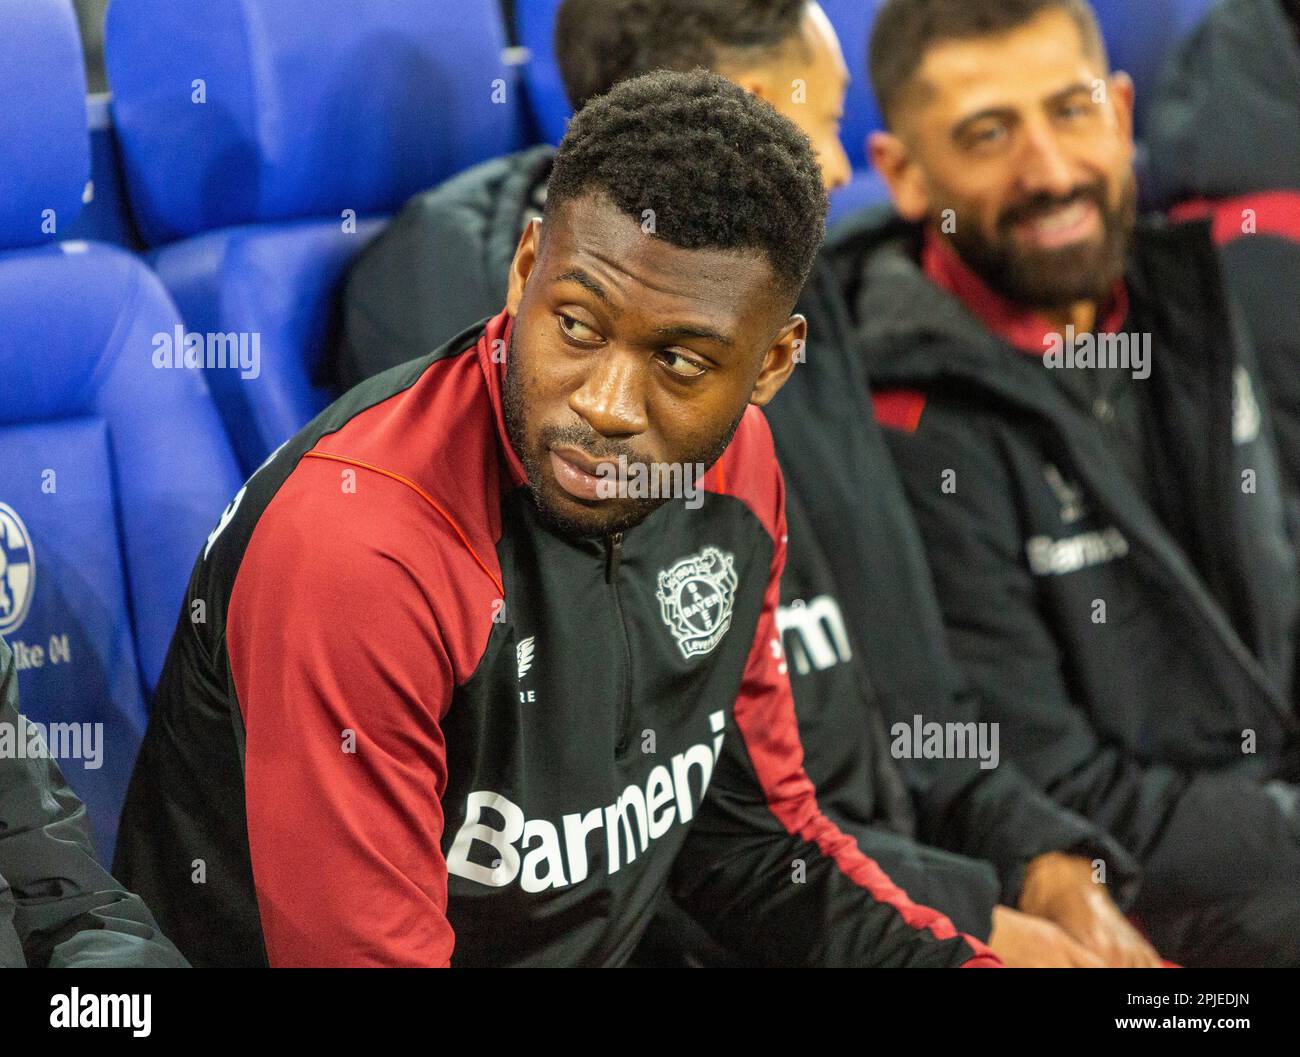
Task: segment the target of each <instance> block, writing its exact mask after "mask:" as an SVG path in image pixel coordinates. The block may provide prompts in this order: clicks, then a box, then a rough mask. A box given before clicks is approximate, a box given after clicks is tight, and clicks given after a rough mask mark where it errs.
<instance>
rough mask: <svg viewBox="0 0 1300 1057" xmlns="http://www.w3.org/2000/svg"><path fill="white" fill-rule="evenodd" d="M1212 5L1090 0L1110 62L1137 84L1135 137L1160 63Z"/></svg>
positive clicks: (1210, 0) (1178, 0)
mask: <svg viewBox="0 0 1300 1057" xmlns="http://www.w3.org/2000/svg"><path fill="white" fill-rule="evenodd" d="M1213 5H1214V0H1092V6H1093V8H1094V9H1095V10H1096V12H1097V19H1098V21H1100V23H1101V32H1102V36H1104V37H1105V39H1106V50H1107V51H1108V52H1110V61H1111V65H1112V66H1113V67H1114V68H1115V69H1117V70H1124V71H1125V72H1126V73H1128V74H1129V75H1130V76H1131V77H1132V78H1133V83H1134V84H1135V85H1136V86H1137V134H1138V136H1139V137H1140V136H1141V135H1142V127H1143V117H1144V115H1145V112H1146V102H1147V100H1148V99H1149V98H1150V97H1151V95H1152V93H1153V92H1154V91H1155V86H1156V81H1157V80H1158V78H1159V75H1160V70H1161V67H1163V66H1164V63H1165V60H1166V59H1167V58H1168V57H1169V53H1170V52H1171V51H1172V50H1173V48H1174V46H1175V45H1176V44H1177V43H1178V42H1179V41H1180V40H1182V38H1183V37H1184V36H1186V35H1187V34H1188V33H1190V32H1191V31H1192V30H1193V29H1195V28H1196V26H1197V24H1198V23H1199V22H1200V21H1201V19H1202V18H1204V17H1205V14H1206V12H1207V11H1209V9H1210V8H1211V7H1212V6H1213Z"/></svg>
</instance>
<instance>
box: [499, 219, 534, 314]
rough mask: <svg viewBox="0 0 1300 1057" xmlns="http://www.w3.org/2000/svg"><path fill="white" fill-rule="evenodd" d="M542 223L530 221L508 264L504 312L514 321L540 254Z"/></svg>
mask: <svg viewBox="0 0 1300 1057" xmlns="http://www.w3.org/2000/svg"><path fill="white" fill-rule="evenodd" d="M541 244H542V222H541V220H540V218H539V219H535V220H530V221H529V222H528V226H527V227H526V228H524V233H523V234H522V235H520V236H519V245H518V246H516V247H515V259H514V260H512V261H511V262H510V279H509V283H508V285H507V287H506V312H507V313H508V314H509V316H510V318H511V319H514V318H515V316H516V315H517V314H518V312H519V302H520V301H522V300H523V299H524V287H525V286H526V285H527V284H528V277H529V276H530V275H532V274H533V268H534V267H535V266H536V265H537V255H538V254H539V253H540V252H541Z"/></svg>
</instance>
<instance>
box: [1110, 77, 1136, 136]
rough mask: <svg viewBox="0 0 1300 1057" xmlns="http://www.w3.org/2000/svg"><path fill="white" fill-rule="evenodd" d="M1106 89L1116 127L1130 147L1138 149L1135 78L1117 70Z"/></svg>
mask: <svg viewBox="0 0 1300 1057" xmlns="http://www.w3.org/2000/svg"><path fill="white" fill-rule="evenodd" d="M1106 90H1107V94H1108V95H1109V96H1110V106H1111V113H1112V114H1113V115H1114V119H1115V124H1116V127H1117V128H1118V130H1119V133H1120V135H1121V136H1122V137H1123V138H1124V142H1125V143H1127V144H1128V146H1129V149H1130V150H1133V151H1136V147H1134V144H1133V105H1134V100H1135V99H1136V96H1137V91H1136V89H1135V88H1134V87H1133V78H1132V77H1130V76H1129V75H1128V74H1126V73H1125V72H1124V71H1123V70H1117V71H1116V72H1115V73H1112V74H1111V75H1110V81H1109V83H1108V85H1107V89H1106Z"/></svg>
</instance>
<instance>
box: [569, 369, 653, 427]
mask: <svg viewBox="0 0 1300 1057" xmlns="http://www.w3.org/2000/svg"><path fill="white" fill-rule="evenodd" d="M646 367H647V364H646V363H645V362H644V360H643V359H642V358H641V357H639V356H636V355H633V354H632V353H629V352H619V351H616V350H613V349H607V350H605V352H604V353H603V354H602V355H600V356H599V357H598V358H597V359H596V361H595V363H594V365H593V366H592V369H591V372H590V373H589V374H588V375H587V377H586V380H585V381H584V382H583V383H582V385H581V386H580V387H579V388H577V389H575V390H574V392H573V395H572V396H570V397H569V407H570V408H571V409H572V410H573V411H574V412H576V413H577V414H579V415H581V416H582V418H583V420H584V421H585V422H586V423H587V425H589V426H590V427H591V428H592V429H594V430H595V431H596V432H597V433H599V434H600V435H601V436H603V437H626V436H636V435H638V434H641V433H644V432H645V431H646V425H647V422H646V407H645V381H646V379H645V371H646Z"/></svg>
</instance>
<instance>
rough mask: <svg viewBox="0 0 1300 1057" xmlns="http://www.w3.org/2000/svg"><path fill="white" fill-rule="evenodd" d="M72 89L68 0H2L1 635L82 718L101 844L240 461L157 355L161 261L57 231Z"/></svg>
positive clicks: (110, 837)
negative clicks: (159, 365)
mask: <svg viewBox="0 0 1300 1057" xmlns="http://www.w3.org/2000/svg"><path fill="white" fill-rule="evenodd" d="M85 92H86V86H85V75H84V71H83V68H82V59H81V49H80V44H79V41H78V36H77V26H76V20H75V18H74V15H73V11H72V5H71V3H70V0H24V2H23V3H22V4H12V5H9V7H8V8H7V13H6V17H5V24H4V29H3V32H0V144H3V150H0V188H3V189H4V190H3V194H0V635H3V636H4V637H5V639H6V641H8V642H9V644H10V645H11V646H12V647H13V649H14V652H15V653H16V654H17V657H18V663H19V677H18V679H19V690H20V695H21V704H22V708H23V711H24V712H25V713H26V714H27V716H28V717H29V719H31V720H32V721H34V722H37V723H42V724H68V725H76V726H75V727H73V726H67V727H64V728H62V729H61V730H59V731H58V732H57V733H56V728H53V727H51V728H50V738H49V739H48V740H49V741H51V742H53V743H55V744H53V745H52V746H51V747H52V748H53V749H54V750H55V751H56V753H58V752H59V751H60V749H62V750H63V751H65V752H66V751H68V750H72V751H79V752H80V754H81V756H82V757H83V759H81V760H76V759H65V760H63V762H62V766H63V769H64V772H65V774H66V776H67V778H68V780H69V782H70V783H71V785H72V787H73V789H75V790H76V791H77V792H78V793H79V794H80V795H81V796H82V798H83V799H84V800H85V801H86V803H87V805H88V807H89V810H90V815H91V820H92V823H93V826H94V832H95V837H96V841H97V844H98V847H99V851H100V853H101V857H102V858H103V859H104V860H105V861H108V860H109V859H110V858H111V855H112V850H113V841H114V835H115V833H116V829H117V817H118V813H119V811H120V808H121V802H122V797H123V794H124V793H125V787H126V782H127V779H128V777H129V775H130V770H131V767H132V765H133V763H134V761H135V754H136V750H137V748H138V746H139V740H140V736H141V734H142V733H143V730H144V725H145V717H146V704H147V701H148V700H149V696H150V694H151V692H152V689H153V687H154V685H155V683H156V681H157V678H158V675H159V672H160V670H161V668H162V663H163V658H164V656H165V653H166V650H167V644H168V642H169V641H170V639H171V634H172V630H173V628H174V626H175V624H176V620H177V617H178V614H179V610H180V604H181V600H182V598H183V596H184V591H185V585H186V582H187V580H188V577H189V572H190V569H191V567H192V566H193V564H194V559H195V556H196V555H197V554H198V550H199V547H200V545H201V544H202V542H203V540H204V538H205V537H206V535H207V533H208V532H209V531H211V529H212V527H213V525H215V524H216V521H217V519H218V517H219V516H220V514H221V510H222V508H223V506H224V505H225V504H226V503H227V502H228V501H229V499H230V498H231V496H232V495H233V494H234V492H235V491H236V490H237V489H238V487H239V476H238V471H237V469H236V466H235V461H234V457H233V454H232V453H231V451H230V448H229V445H228V443H227V441H226V438H225V434H224V432H223V430H222V427H221V423H220V420H219V419H218V417H217V414H216V410H215V408H214V406H213V404H212V402H211V398H210V396H209V394H208V390H207V387H206V385H205V383H204V380H203V376H202V375H201V374H200V373H198V372H196V371H185V370H168V371H162V370H156V369H155V368H154V367H153V366H152V363H153V355H154V350H155V346H156V342H157V339H158V336H159V335H170V334H172V333H174V331H175V328H176V327H178V326H179V325H180V317H179V314H178V313H177V311H176V308H175V306H174V305H173V304H172V302H171V301H170V299H169V298H168V297H167V294H166V292H165V291H164V289H163V287H162V284H161V283H160V282H159V281H158V279H157V277H156V276H154V274H153V273H152V272H150V271H149V269H148V268H147V267H145V265H144V264H143V263H142V262H141V261H140V260H139V259H138V258H136V257H133V256H132V255H131V254H129V253H127V252H125V251H123V250H121V249H119V248H117V247H113V246H106V245H99V244H95V243H85V242H73V241H62V242H60V241H58V240H59V239H60V238H62V236H63V234H64V232H65V230H66V229H67V228H68V227H70V226H71V225H72V224H73V223H74V222H75V220H76V218H77V214H78V212H79V210H80V208H81V204H82V195H83V191H84V188H85V185H86V179H87V176H88V174H89V171H90V165H89V152H90V147H89V137H88V135H87V128H86V108H85ZM83 724H90V725H91V726H90V728H89V730H90V732H91V737H90V738H89V739H84V740H83V738H84V735H85V733H86V731H85V729H84V728H83V727H82V725H83ZM96 724H102V728H98V730H97V728H96V727H95V726H94V725H96ZM74 730H75V736H74ZM98 731H102V740H101V738H100V736H99V733H98ZM78 742H80V744H77V743H78ZM95 755H98V756H99V759H98V760H96V759H94V756H95ZM85 757H89V758H85ZM96 763H98V766H95V764H96Z"/></svg>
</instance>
